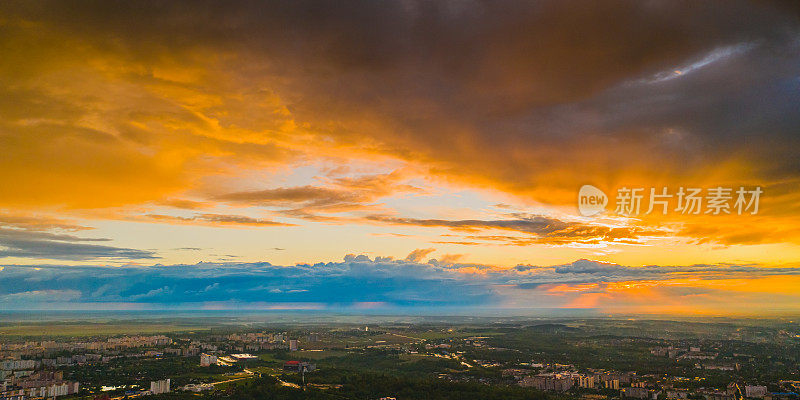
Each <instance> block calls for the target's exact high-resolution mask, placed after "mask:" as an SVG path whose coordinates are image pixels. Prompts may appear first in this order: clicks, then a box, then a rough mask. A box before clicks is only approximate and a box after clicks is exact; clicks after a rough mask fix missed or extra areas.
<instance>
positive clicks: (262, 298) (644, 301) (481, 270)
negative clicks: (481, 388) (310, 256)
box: [0, 249, 800, 314]
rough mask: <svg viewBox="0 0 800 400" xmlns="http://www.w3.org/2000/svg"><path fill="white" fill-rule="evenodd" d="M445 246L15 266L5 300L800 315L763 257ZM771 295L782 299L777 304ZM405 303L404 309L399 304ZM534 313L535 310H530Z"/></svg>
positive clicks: (794, 296)
mask: <svg viewBox="0 0 800 400" xmlns="http://www.w3.org/2000/svg"><path fill="white" fill-rule="evenodd" d="M434 251H435V250H434V249H418V250H415V251H413V252H412V253H411V254H409V256H408V257H406V258H405V259H404V260H393V259H391V258H387V257H377V258H375V259H371V258H369V257H367V256H364V255H358V256H356V255H348V256H347V257H345V259H344V261H342V262H329V263H318V264H313V265H308V264H299V265H293V266H278V265H272V264H269V263H266V262H261V263H199V264H194V265H153V266H148V267H145V266H135V267H134V266H128V267H98V266H85V267H81V266H40V267H35V268H34V267H27V266H5V267H4V268H3V269H2V270H0V304H2V305H3V306H4V307H6V308H10V309H15V308H24V307H32V308H53V307H55V308H62V309H63V308H67V309H69V308H76V309H79V308H83V307H90V308H93V309H105V308H111V309H113V308H132V309H152V308H156V309H158V308H201V309H202V308H222V309H226V308H230V309H237V308H241V309H265V310H266V309H318V310H348V309H349V310H358V309H359V308H361V307H364V306H365V305H369V306H370V307H371V308H378V309H382V310H384V311H386V312H396V311H397V310H405V311H409V310H414V309H417V310H426V311H435V312H446V310H447V309H454V308H458V307H470V308H473V309H475V310H481V309H494V308H508V309H514V310H517V311H516V312H520V313H525V312H529V311H532V310H536V309H549V308H582V309H595V310H598V311H610V312H615V311H617V312H644V313H648V312H650V313H672V312H682V311H685V310H686V309H687V308H691V307H694V308H695V312H697V313H725V314H730V313H739V314H752V313H756V312H765V311H766V312H796V311H798V304H800V302H798V300H800V297H799V295H798V293H797V292H796V291H795V290H793V288H794V287H796V285H797V284H798V283H800V269H798V268H796V267H794V268H789V267H786V268H766V267H762V266H758V265H692V266H646V267H627V266H621V265H616V264H608V263H600V262H596V261H590V260H578V261H575V262H573V263H570V264H564V265H555V266H547V267H542V266H530V265H519V266H516V267H514V268H498V267H492V266H486V265H476V264H462V263H457V262H455V261H454V259H456V258H457V257H453V256H444V257H442V261H440V260H437V259H435V258H432V259H430V260H429V261H427V262H424V261H423V260H422V258H423V257H425V256H427V255H429V254H431V253H432V252H434ZM767 297H769V298H770V299H771V300H770V301H769V302H766V301H765V299H766V298H767ZM393 310H394V311H393ZM526 310H527V311H526Z"/></svg>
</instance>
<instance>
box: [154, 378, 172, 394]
mask: <svg viewBox="0 0 800 400" xmlns="http://www.w3.org/2000/svg"><path fill="white" fill-rule="evenodd" d="M150 393H152V394H161V393H169V379H164V380H161V381H153V382H150Z"/></svg>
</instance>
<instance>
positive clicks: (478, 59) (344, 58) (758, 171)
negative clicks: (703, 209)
mask: <svg viewBox="0 0 800 400" xmlns="http://www.w3.org/2000/svg"><path fill="white" fill-rule="evenodd" d="M0 182H2V185H0V309H31V308H43V309H49V308H57V309H163V308H181V309H191V308H202V309H226V308H233V309H313V310H356V311H357V310H366V309H370V310H378V311H380V310H395V311H396V310H400V311H403V312H404V311H409V312H415V310H418V311H419V312H423V311H422V310H424V312H427V311H430V310H438V311H436V312H447V310H457V309H476V310H479V309H497V308H500V309H508V310H523V311H524V310H537V309H552V308H577V309H591V310H597V311H599V312H620V313H628V312H629V313H668V314H672V313H676V314H701V315H718V314H723V315H732V314H763V313H797V312H800V191H799V190H798V189H800V6H798V3H797V2H796V1H791V0H787V1H783V2H781V1H766V0H763V1H762V0H751V1H744V0H741V1H740V0H724V1H722V0H719V1H705V0H691V1H689V0H687V1H681V0H663V1H659V0H630V1H616V0H611V1H602V2H600V1H562V0H553V1H536V0H531V1H520V2H516V1H498V2H494V1H492V2H481V1H468V0H464V1H412V0H403V1H391V0H386V1H353V2H351V1H335V0H332V1H304V0H301V1H285V2H283V1H282V2H271V1H267V2H256V1H252V2H239V1H234V2H231V1H219V2H204V1H201V2H197V1H107V0H103V1H78V2H63V1H53V2H49V1H38V0H35V1H4V2H2V3H0ZM586 184H591V185H594V186H596V187H598V188H600V189H602V190H604V191H605V192H606V193H607V194H608V195H609V196H610V197H611V198H612V200H611V201H612V202H613V198H614V195H615V194H616V193H617V191H618V189H619V188H623V187H628V188H631V187H641V188H645V192H646V193H645V194H646V195H647V194H649V188H658V190H661V188H663V187H666V188H667V189H668V190H669V192H670V193H673V194H674V193H675V192H677V190H678V189H679V188H680V187H693V188H704V189H707V188H713V187H729V188H733V189H734V192H735V190H736V189H738V188H739V187H745V188H749V189H752V188H755V187H760V188H761V189H762V190H763V193H762V194H761V197H760V203H759V210H758V213H757V214H753V213H751V212H746V213H743V214H742V215H739V214H738V213H736V212H735V211H734V212H732V213H731V214H723V215H713V214H705V213H701V214H700V215H688V214H685V213H681V212H677V211H675V210H674V208H675V206H674V204H673V205H672V206H671V207H670V209H669V212H667V214H666V215H663V214H662V213H660V212H656V213H652V214H649V215H644V213H642V214H640V215H631V216H623V215H618V214H616V213H613V209H614V204H609V206H608V207H607V208H608V209H609V212H607V213H605V214H602V215H599V216H595V217H583V216H581V214H579V212H578V208H577V196H578V190H579V188H580V187H581V186H582V185H586ZM734 200H735V193H734ZM646 202H647V196H645V198H644V199H643V204H644V205H643V208H644V209H647V203H646ZM523 311H520V312H523ZM431 312H433V311H431Z"/></svg>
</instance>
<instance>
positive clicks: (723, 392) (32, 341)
mask: <svg viewBox="0 0 800 400" xmlns="http://www.w3.org/2000/svg"><path fill="white" fill-rule="evenodd" d="M369 320H370V318H367V321H369ZM372 320H373V323H372V324H370V325H363V326H356V325H353V324H352V323H347V322H342V323H332V324H329V325H319V324H314V323H309V322H304V323H299V324H297V325H295V326H293V325H292V324H287V323H285V322H283V323H277V324H275V325H276V326H274V327H271V328H270V327H269V326H270V325H272V324H270V323H267V322H264V321H260V320H259V319H258V318H256V317H248V318H247V319H246V320H244V321H237V322H238V324H241V325H250V326H257V325H263V326H264V328H257V327H252V328H236V327H234V326H233V325H234V324H233V323H231V322H228V321H225V320H224V319H221V318H218V317H217V318H210V319H204V320H197V321H194V320H192V319H191V318H187V319H186V320H185V321H182V323H190V324H195V325H197V326H191V327H189V328H190V329H191V330H190V331H183V329H185V328H184V327H181V326H178V325H176V326H174V327H173V328H172V330H171V331H170V332H165V333H162V334H157V335H120V334H109V335H96V334H90V335H87V336H73V337H38V338H37V334H36V333H35V332H34V331H32V330H31V331H29V332H28V333H26V334H25V335H20V330H19V329H20V328H19V327H17V329H15V330H14V331H13V334H11V335H9V333H11V332H6V331H4V328H3V327H0V335H2V336H0V338H2V347H0V356H2V358H3V361H2V364H0V367H2V368H1V369H2V372H0V374H2V375H0V377H2V378H3V386H2V389H3V391H2V392H0V399H3V400H25V399H38V398H47V399H50V398H64V399H123V398H136V397H145V396H146V397H147V398H153V399H157V398H176V399H179V398H196V397H197V396H201V397H202V398H248V397H247V396H248V393H251V394H252V393H253V392H257V393H259V396H265V394H269V393H272V394H273V395H275V396H285V398H294V397H292V396H295V397H298V396H301V395H302V398H312V399H314V398H329V397H331V398H332V397H336V396H338V397H342V398H344V397H346V398H363V399H376V400H377V399H381V398H386V399H389V398H407V399H414V398H417V399H425V398H442V399H444V398H458V396H460V394H459V393H466V392H470V393H480V395H481V398H498V399H500V398H524V399H546V398H570V399H584V400H601V399H621V398H633V399H648V400H664V399H673V400H677V399H705V400H742V399H764V400H790V399H797V398H798V395H797V393H798V390H800V324H798V323H797V322H794V321H779V320H767V321H765V320H724V319H720V320H717V321H669V320H636V319H632V318H629V319H624V320H616V319H610V318H592V319H562V320H529V321H525V320H519V319H491V318H485V319H476V318H465V317H461V318H451V319H450V321H447V320H448V319H447V318H442V319H438V320H437V319H435V318H431V319H419V320H416V321H402V318H397V321H394V322H388V321H380V320H379V319H372ZM90 323H91V324H92V325H97V326H99V327H104V328H105V329H109V330H113V329H115V326H114V323H97V322H90ZM202 325H205V327H204V328H203V327H201V326H202ZM31 328H32V327H25V329H31ZM430 385H435V386H436V387H440V388H447V389H446V390H445V389H443V390H441V391H435V392H430V390H431V389H430ZM326 396H327V397H326ZM260 398H266V397H260ZM281 398H284V397H281ZM298 398H300V397H298Z"/></svg>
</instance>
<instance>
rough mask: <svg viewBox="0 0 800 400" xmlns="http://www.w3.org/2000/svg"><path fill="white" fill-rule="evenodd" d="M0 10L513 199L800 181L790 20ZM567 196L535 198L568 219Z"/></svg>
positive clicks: (784, 14)
mask: <svg viewBox="0 0 800 400" xmlns="http://www.w3.org/2000/svg"><path fill="white" fill-rule="evenodd" d="M0 7H2V9H1V10H2V12H3V14H6V15H8V16H9V17H12V18H13V17H16V18H19V19H22V20H26V21H27V20H30V21H37V22H41V23H42V24H43V25H44V26H47V27H48V29H52V30H55V31H56V32H59V33H61V34H63V35H65V36H68V37H70V38H73V39H76V40H80V41H83V42H85V43H88V44H89V45H90V46H93V47H95V48H96V49H98V50H100V51H105V52H108V53H111V54H116V55H117V56H118V57H120V58H122V59H124V60H126V62H127V63H129V64H132V65H140V66H141V67H143V69H144V70H145V71H146V70H147V69H148V68H150V67H151V66H152V65H154V64H156V63H157V62H159V61H162V60H164V59H174V60H176V62H177V64H186V65H187V66H188V65H190V64H191V63H193V62H195V61H196V59H197V58H198V57H201V58H202V57H207V58H208V59H215V58H219V59H220V60H228V61H226V62H225V70H224V71H221V72H220V73H221V74H224V75H226V76H228V77H229V78H230V79H232V80H233V81H237V82H248V83H249V84H256V83H255V82H261V81H262V80H263V79H264V78H267V77H268V78H269V87H267V88H265V90H266V91H268V92H270V93H277V94H278V95H279V96H280V97H281V98H282V100H283V101H284V102H286V104H287V107H288V109H289V111H290V112H291V114H292V116H293V118H295V120H297V121H298V122H299V123H301V124H302V125H303V126H304V127H307V128H308V129H309V130H311V131H314V132H316V133H317V134H319V135H320V138H321V139H322V140H332V141H333V142H334V143H343V144H353V143H355V144H358V145H360V146H366V147H368V148H370V149H371V150H374V151H378V152H385V153H390V154H392V155H396V156H401V157H403V158H408V159H415V160H424V161H426V162H428V163H429V166H430V167H431V170H432V171H433V172H435V173H439V174H444V175H452V176H456V177H458V178H460V179H464V180H467V181H469V182H473V183H474V182H478V183H479V184H487V185H493V186H495V187H498V188H500V189H503V190H510V191H517V192H531V191H535V189H532V188H536V187H537V185H542V186H543V187H545V188H546V187H548V186H559V185H563V187H569V188H572V187H574V186H576V185H578V186H579V185H580V184H583V183H585V180H601V179H602V180H609V179H613V178H614V177H615V176H617V174H618V172H619V170H620V169H628V170H634V171H642V172H643V173H645V174H647V173H650V174H653V175H659V174H661V175H670V174H671V176H672V177H677V178H680V177H684V176H690V177H697V175H698V174H702V173H704V172H706V171H707V170H708V169H709V168H713V167H714V166H716V165H719V164H721V163H723V162H725V161H726V160H730V159H735V160H737V161H741V162H745V163H747V164H752V165H755V167H753V168H752V169H751V171H752V176H748V177H745V178H747V179H766V180H770V181H773V182H774V181H780V180H785V179H787V178H792V177H796V176H797V173H798V172H800V165H798V161H797V160H798V158H797V157H796V156H795V152H794V150H793V149H794V148H796V147H797V145H798V144H800V143H798V135H797V134H796V132H797V129H798V127H800V111H799V110H800V100H798V98H799V97H798V90H799V89H798V86H799V85H800V81H798V76H800V71H798V67H797V66H798V65H800V59H799V58H798V57H800V56H798V54H800V51H798V50H799V49H800V47H798V37H800V36H799V35H800V24H799V23H798V14H797V12H796V10H797V8H796V6H793V5H792V4H791V2H786V1H778V2H770V1H745V0H731V1H724V2H723V1H713V0H706V1H688V0H687V1H666V0H664V1H657V0H654V1H639V0H629V1H608V2H589V1H569V2H567V1H556V0H552V1H501V2H478V1H464V2H422V1H420V2H417V1H382V2H374V1H355V2H346V3H342V2H338V1H267V2H255V1H234V2H213V1H204V2H200V3H198V2H184V1H175V2H157V1H144V2H124V1H85V2H78V3H69V4H66V3H63V2H48V1H40V2H5V3H4V4H3V5H2V6H0ZM198 54H199V55H200V56H198ZM231 62H233V63H231ZM675 71H680V73H675ZM576 170H580V171H587V172H586V174H576V173H575V171H576ZM565 171H570V172H571V174H565ZM565 176H567V178H564V177H565ZM743 179H744V178H743ZM573 181H574V182H573ZM578 181H580V182H578ZM487 182H489V183H487ZM253 194H255V193H253ZM263 194H265V195H267V199H269V198H271V197H274V196H278V197H280V195H281V193H277V192H276V193H263ZM283 194H285V195H289V193H283ZM242 195H244V194H242ZM307 195H309V196H311V195H316V196H320V195H326V194H324V193H316V194H314V193H310V192H309V193H307ZM335 195H336V196H339V194H335ZM557 196H558V194H557V193H554V194H552V195H551V197H552V198H544V197H543V196H542V195H541V193H537V194H536V197H539V198H538V200H540V201H544V202H559V201H563V200H564V199H563V198H555V197H557ZM344 201H347V199H344Z"/></svg>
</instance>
